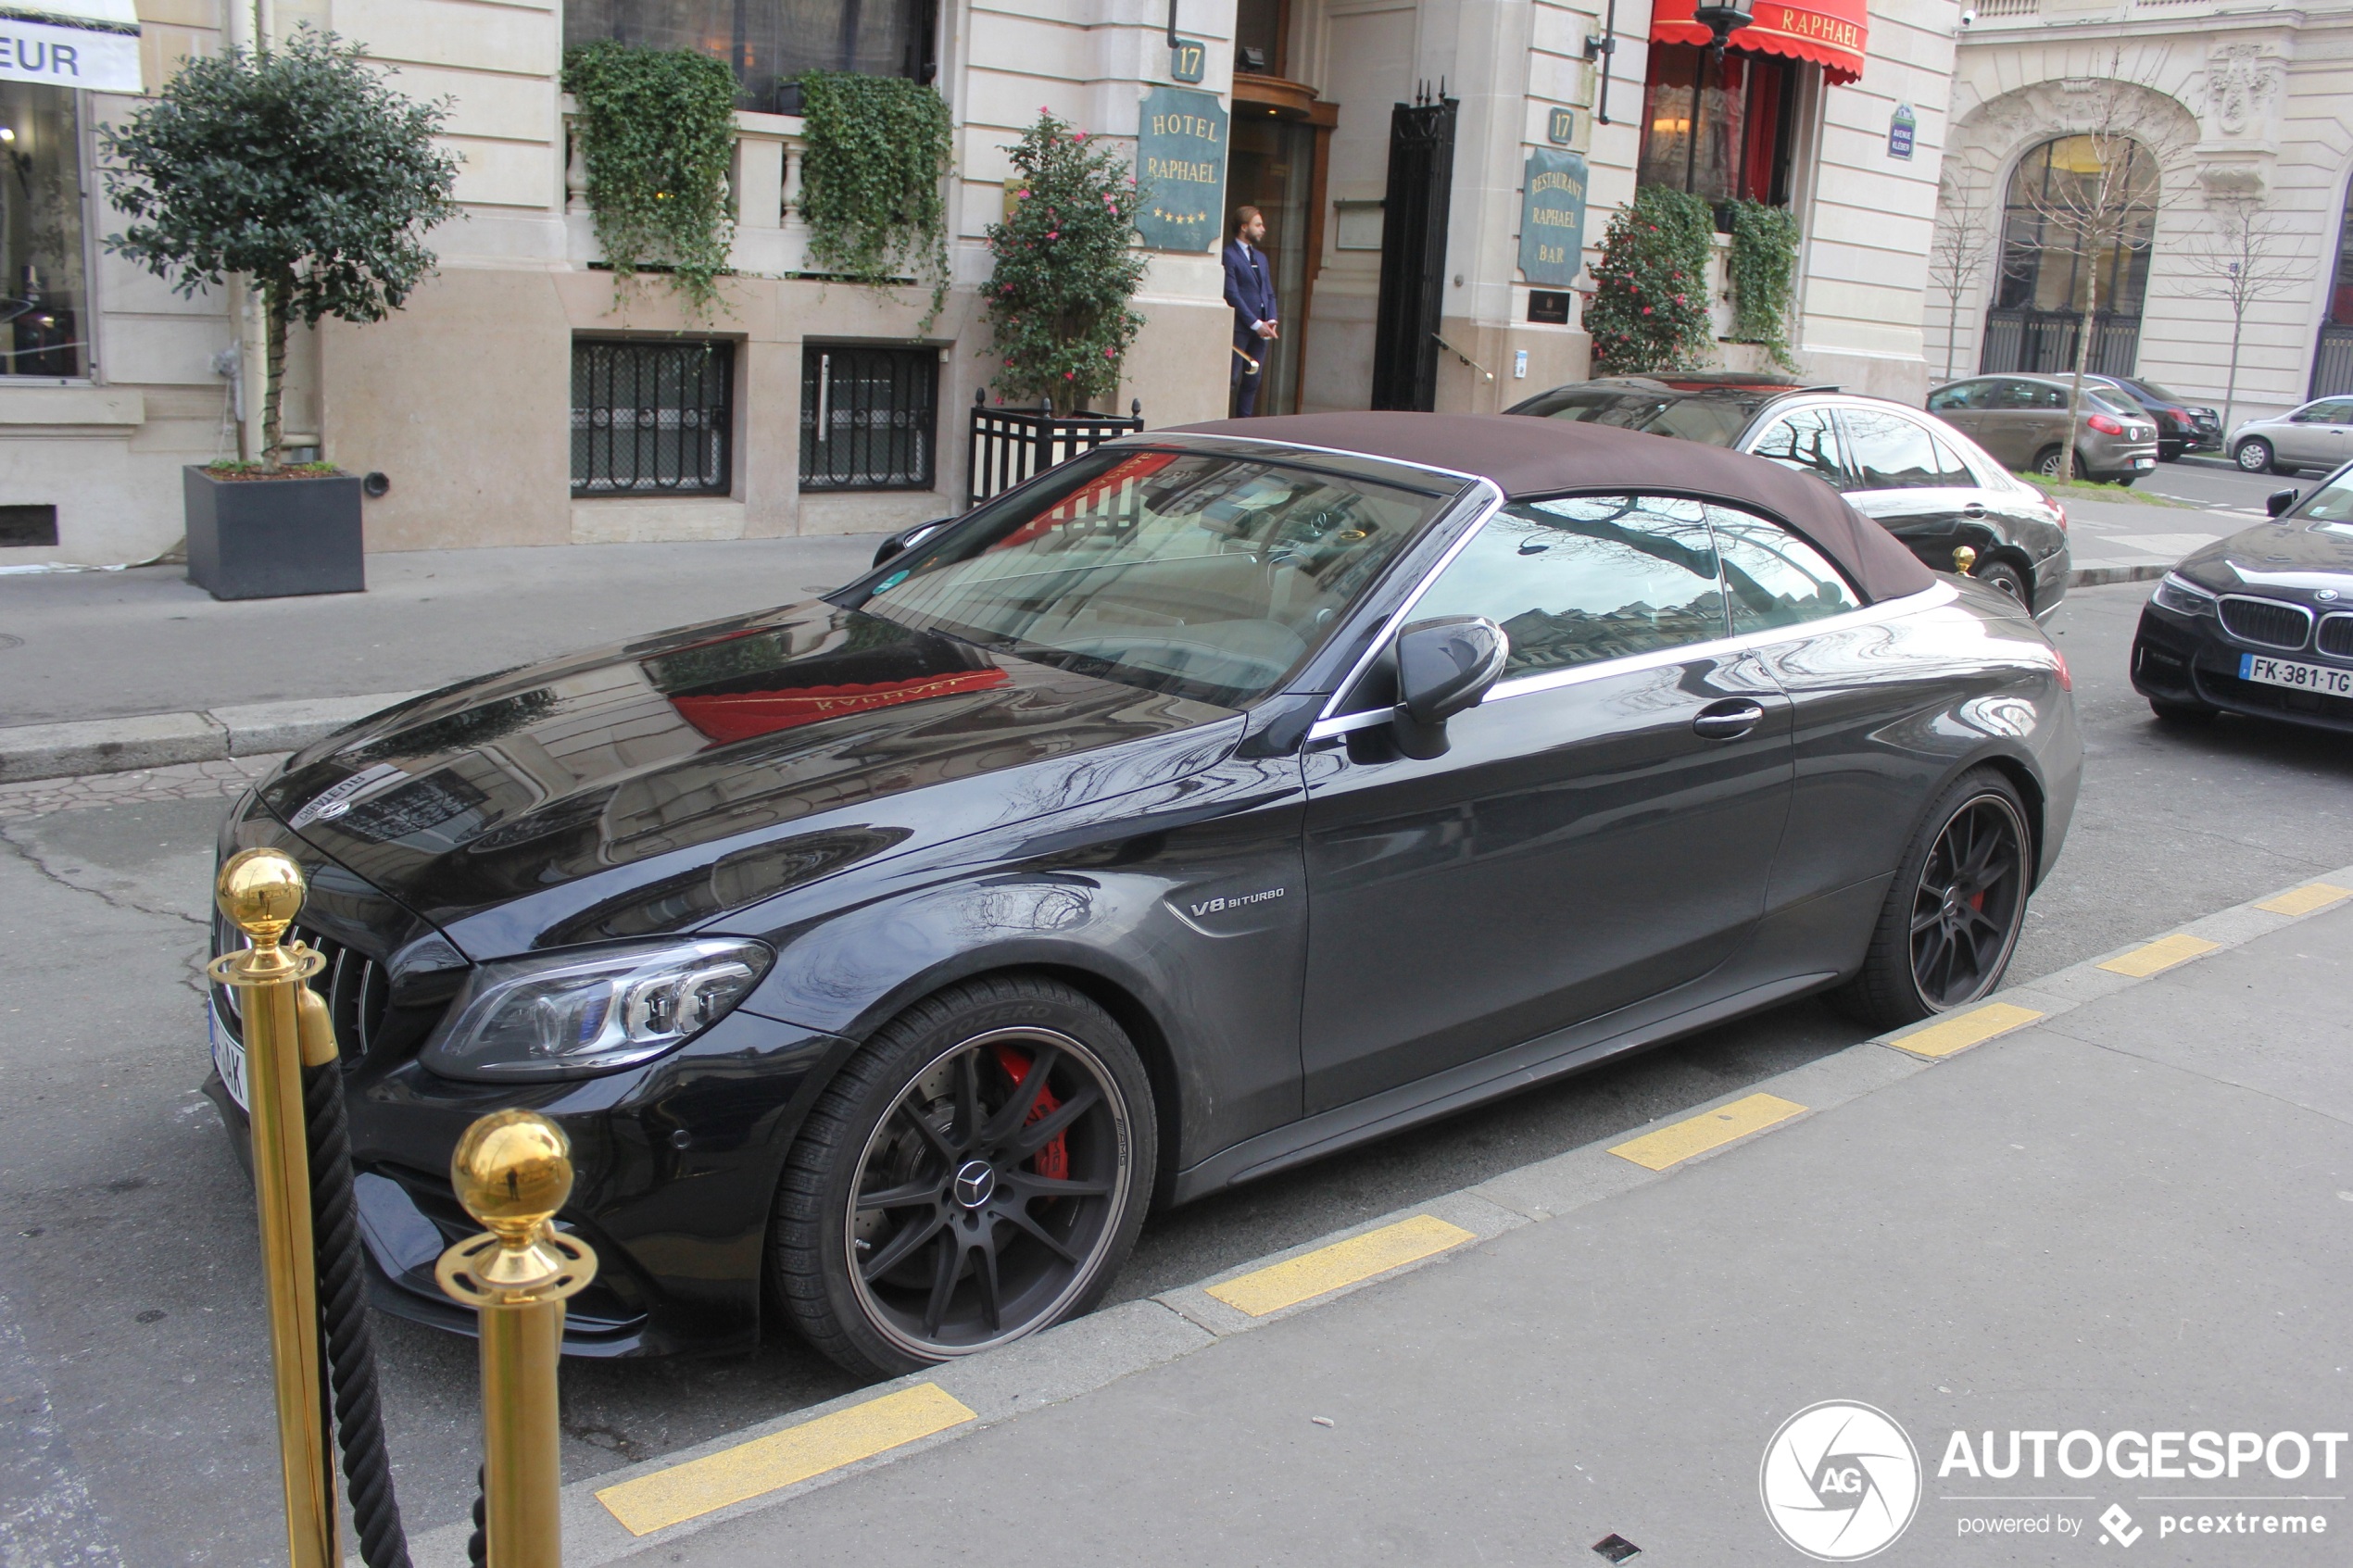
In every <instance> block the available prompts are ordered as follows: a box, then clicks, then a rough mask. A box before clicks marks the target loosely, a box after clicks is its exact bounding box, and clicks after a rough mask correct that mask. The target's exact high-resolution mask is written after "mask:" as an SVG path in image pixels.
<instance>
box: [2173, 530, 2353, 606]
mask: <svg viewBox="0 0 2353 1568" xmlns="http://www.w3.org/2000/svg"><path fill="white" fill-rule="evenodd" d="M2173 570H2174V571H2178V572H2180V573H2181V574H2182V575H2183V576H2184V577H2186V578H2188V579H2189V580H2190V581H2191V582H2193V583H2196V584H2198V585H2199V586H2200V587H2202V588H2211V589H2213V590H2214V591H2215V592H2216V593H2220V594H2235V593H2259V594H2262V595H2264V596H2268V597H2271V598H2285V599H2294V600H2296V601H2298V602H2299V603H2306V604H2309V605H2311V606H2312V608H2315V609H2318V610H2326V609H2328V608H2332V607H2334V608H2341V609H2353V523H2342V522H2337V523H2325V522H2323V523H2316V522H2314V521H2312V520H2311V519H2309V518H2290V519H2288V520H2287V521H2285V522H2259V523H2257V524H2256V525H2255V526H2254V527H2252V528H2250V529H2247V530H2246V531H2245V532H2243V533H2233V534H2232V535H2231V536H2230V537H2229V538H2227V539H2218V540H2216V541H2215V542H2214V543H2213V544H2211V545H2208V546H2206V547H2205V548H2204V549H2202V550H2199V551H2197V552H2196V553H2195V554H2192V555H2190V556H2188V557H2185V558H2183V561H2182V563H2181V565H2179V566H2177V567H2175V568H2174V569H2173Z"/></svg>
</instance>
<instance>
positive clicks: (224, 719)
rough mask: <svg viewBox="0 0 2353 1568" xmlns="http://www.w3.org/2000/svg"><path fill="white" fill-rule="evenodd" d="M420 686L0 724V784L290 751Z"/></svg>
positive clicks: (405, 698) (401, 698)
mask: <svg viewBox="0 0 2353 1568" xmlns="http://www.w3.org/2000/svg"><path fill="white" fill-rule="evenodd" d="M422 695H423V694H422V693H421V692H378V693H375V694H373V695H371V696H331V697H304V698H300V699H298V700H296V701H292V702H248V703H240V704H238V705H237V706H235V707H233V708H215V709H208V710H205V711H201V712H193V713H141V714H135V715H133V716H132V717H130V718H126V719H89V720H82V721H76V722H73V723H69V724H15V725H10V726H8V727H7V728H5V729H0V784H20V783H23V782H25V781H27V780H31V779H60V778H70V777H73V776H76V775H79V774H83V773H125V772H132V771H138V770H140V769H145V768H169V767H171V766H174V765H175V764H178V763H182V762H218V761H220V760H222V759H226V758H231V757H259V756H264V755H267V754H269V753H271V752H279V751H295V750H298V749H300V748H301V747H303V746H308V745H309V744H310V743H311V742H312V741H315V740H319V739H321V738H322V737H324V736H327V735H331V734H334V733H335V732H336V731H337V730H340V729H343V728H344V727H345V726H346V725H348V724H353V723H357V722H358V721H360V720H362V719H365V718H367V717H368V716H369V715H371V714H373V713H378V712H381V711H383V710H384V709H387V708H390V707H393V706H394V705H395V704H396V703H403V702H407V701H408V700H409V698H411V697H414V696H422Z"/></svg>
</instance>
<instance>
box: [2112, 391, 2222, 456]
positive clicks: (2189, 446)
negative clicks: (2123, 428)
mask: <svg viewBox="0 0 2353 1568" xmlns="http://www.w3.org/2000/svg"><path fill="white" fill-rule="evenodd" d="M2083 380H2084V383H2086V384H2087V385H2094V386H2097V387H2098V388H2099V389H2100V390H2101V391H2102V392H2106V393H2110V394H2119V395H2122V396H2123V397H2125V398H2129V399H2130V400H2131V401H2132V403H2133V405H2134V406H2135V407H2137V408H2139V409H2140V410H2141V412H2143V413H2145V414H2146V415H2147V416H2148V417H2149V419H2150V420H2152V421H2153V422H2154V423H2155V424H2156V426H2157V460H2158V462H2160V463H2171V462H2178V461H2179V460H2180V459H2181V457H2182V454H2183V453H2184V452H2220V451H2221V449H2222V416H2221V414H2220V413H2218V412H2217V411H2215V410H2214V409H2213V408H2208V407H2207V406H2205V405H2204V404H2192V403H2185V402H2183V400H2182V399H2181V398H2179V397H2177V396H2175V395H2173V394H2172V393H2170V392H2168V391H2166V390H2165V388H2163V387H2161V386H2159V385H2158V384H2157V383H2155V382H2153V381H2148V380H2145V379H2144V378H2142V377H2140V376H2089V375H2087V376H2085V377H2084V378H2083Z"/></svg>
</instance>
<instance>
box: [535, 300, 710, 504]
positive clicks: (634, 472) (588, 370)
mask: <svg viewBox="0 0 2353 1568" xmlns="http://www.w3.org/2000/svg"><path fill="white" fill-rule="evenodd" d="M735 384H736V345H734V344H732V343H728V342H725V341H724V340H721V339H717V338H712V339H699V340H698V339H690V340H687V341H686V342H680V341H678V340H676V339H674V338H664V339H661V340H659V341H654V342H636V341H624V340H620V339H612V338H574V339H573V345H572V493H573V495H726V494H727V491H728V485H729V482H730V476H729V472H728V463H729V457H730V452H729V448H730V446H731V445H733V442H734V434H735V422H736V420H735Z"/></svg>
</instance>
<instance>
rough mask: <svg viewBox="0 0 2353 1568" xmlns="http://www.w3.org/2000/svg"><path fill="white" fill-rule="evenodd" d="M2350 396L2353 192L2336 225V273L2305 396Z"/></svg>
mask: <svg viewBox="0 0 2353 1568" xmlns="http://www.w3.org/2000/svg"><path fill="white" fill-rule="evenodd" d="M2347 392H2353V189H2348V190H2347V193H2346V207H2345V216H2344V218H2343V219H2342V220H2340V221H2339V222H2338V225H2337V233H2336V271H2335V276H2334V278H2333V279H2332V281H2331V283H2330V287H2329V308H2328V314H2327V315H2326V316H2324V317H2322V320H2321V341H2320V344H2319V345H2318V346H2317V347H2316V348H2315V349H2314V351H2313V355H2312V380H2311V383H2310V384H2309V387H2307V389H2306V395H2308V396H2311V397H2334V396H2336V395H2339V394H2340V393H2347Z"/></svg>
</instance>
